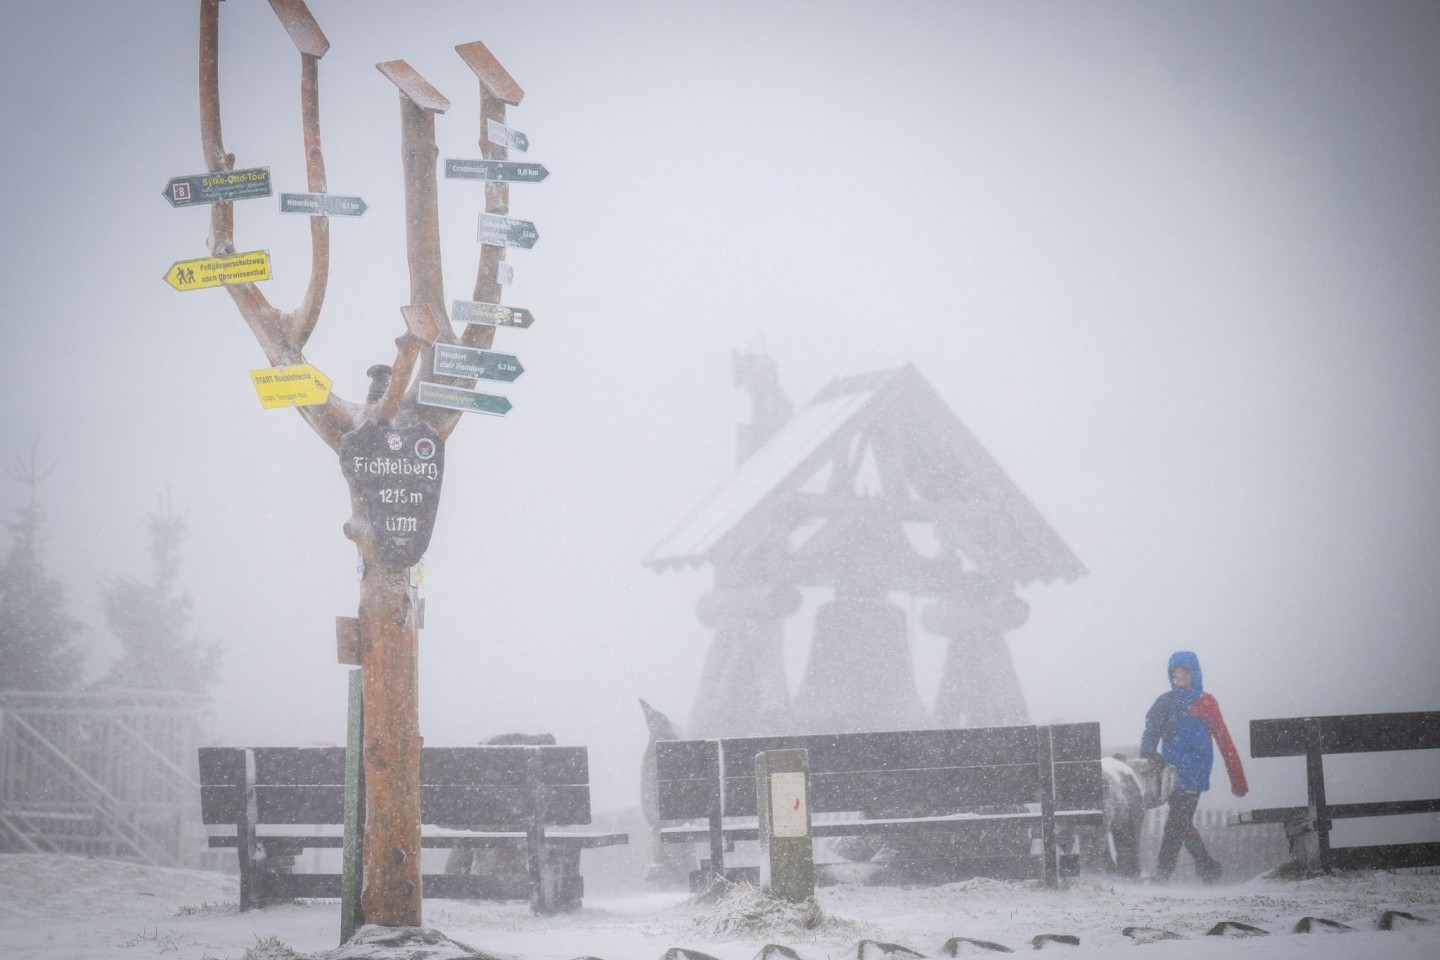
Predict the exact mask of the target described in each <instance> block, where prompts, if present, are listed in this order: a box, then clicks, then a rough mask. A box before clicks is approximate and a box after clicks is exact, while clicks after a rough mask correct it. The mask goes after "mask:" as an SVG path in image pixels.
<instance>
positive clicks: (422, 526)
mask: <svg viewBox="0 0 1440 960" xmlns="http://www.w3.org/2000/svg"><path fill="white" fill-rule="evenodd" d="M340 469H341V470H342V471H343V472H344V474H345V479H346V480H347V481H349V483H350V489H351V490H353V491H354V492H355V493H356V494H357V495H358V496H359V497H360V502H361V503H362V504H363V505H364V509H365V517H366V519H367V520H369V521H370V526H371V528H372V529H374V531H375V539H376V542H377V543H378V544H379V547H380V557H381V559H382V560H384V561H385V562H386V563H391V564H395V565H396V566H404V567H409V566H413V565H414V564H416V563H418V562H419V561H420V558H421V557H423V556H424V555H425V549H426V548H427V547H429V546H430V532H431V531H432V530H433V529H434V528H435V510H436V508H437V507H439V505H440V482H441V480H443V479H444V476H445V444H444V443H443V442H442V441H441V440H440V437H439V436H438V435H437V434H436V433H435V431H434V430H432V429H431V428H430V427H428V426H426V425H425V424H423V423H422V424H416V425H414V426H409V427H393V426H391V427H387V426H383V425H381V424H378V423H373V422H372V423H367V424H364V425H363V426H360V427H357V428H356V429H354V430H351V431H350V432H349V433H347V434H345V436H343V437H341V438H340Z"/></svg>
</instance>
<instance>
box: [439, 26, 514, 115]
mask: <svg viewBox="0 0 1440 960" xmlns="http://www.w3.org/2000/svg"><path fill="white" fill-rule="evenodd" d="M455 52H456V53H458V54H460V59H462V60H464V61H465V64H466V66H468V67H469V68H470V69H471V70H473V71H475V76H476V77H478V78H479V80H480V83H481V84H482V85H483V86H484V87H485V89H486V90H488V91H490V93H491V94H492V95H493V96H494V97H495V98H496V99H497V100H500V101H501V102H503V103H508V104H509V105H510V106H512V107H513V106H515V105H517V104H518V103H519V102H520V101H521V100H523V99H524V98H525V91H524V90H521V89H520V84H518V83H516V82H515V78H514V77H512V76H510V72H509V71H508V70H506V69H505V68H504V67H502V66H501V65H500V61H499V60H497V59H495V54H493V53H491V52H490V48H489V47H487V46H485V44H483V43H481V42H480V41H479V40H476V41H474V42H472V43H462V44H458V45H457V46H456V47H455Z"/></svg>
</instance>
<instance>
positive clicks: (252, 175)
mask: <svg viewBox="0 0 1440 960" xmlns="http://www.w3.org/2000/svg"><path fill="white" fill-rule="evenodd" d="M268 196H270V168H269V167H251V168H250V169H248V170H220V171H218V172H216V173H196V174H191V175H190V176H188V177H171V178H170V182H169V183H167V184H165V199H166V200H169V201H170V206H172V207H193V206H195V205H197V204H202V203H227V202H229V201H231V200H250V199H253V198H255V197H268Z"/></svg>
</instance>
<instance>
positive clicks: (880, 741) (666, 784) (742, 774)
mask: <svg viewBox="0 0 1440 960" xmlns="http://www.w3.org/2000/svg"><path fill="white" fill-rule="evenodd" d="M796 748H800V749H804V750H807V751H808V752H809V768H810V794H809V803H810V809H811V811H812V812H815V813H840V812H863V813H865V814H866V815H868V816H872V817H927V816H944V815H948V814H953V813H966V812H973V811H975V810H977V809H982V808H985V807H993V806H1002V805H1010V804H1019V803H1034V802H1039V800H1040V793H1041V785H1042V783H1044V782H1045V780H1046V776H1045V775H1046V773H1047V772H1048V773H1050V774H1051V775H1052V776H1053V783H1054V800H1055V809H1057V810H1097V809H1100V808H1101V806H1102V804H1103V799H1102V794H1101V790H1102V787H1101V783H1102V780H1101V774H1100V725H1099V724H1098V723H1077V724H1061V725H1056V726H1053V727H1032V726H1027V727H980V728H968V729H959V730H910V731H890V732H884V733H848V734H817V735H810V736H793V737H744V738H729V739H722V740H672V741H661V742H660V743H657V744H656V745H655V759H656V772H657V774H658V780H659V812H660V817H661V818H662V819H665V820H689V819H694V818H699V817H707V816H710V815H711V814H712V813H713V812H715V811H717V810H718V811H720V812H721V813H722V814H723V815H724V816H733V817H744V816H755V815H756V793H755V755H756V754H757V753H760V752H763V751H768V750H781V749H796ZM1043 758H1049V760H1050V763H1049V768H1048V771H1047V770H1044V769H1042V766H1041V764H1042V759H1043Z"/></svg>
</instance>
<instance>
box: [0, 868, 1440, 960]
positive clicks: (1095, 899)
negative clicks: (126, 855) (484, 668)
mask: <svg viewBox="0 0 1440 960" xmlns="http://www.w3.org/2000/svg"><path fill="white" fill-rule="evenodd" d="M236 898H237V888H236V880H235V878H234V877H231V876H227V875H223V874H217V873H206V872H201V871H192V870H170V869H159V868H151V867H140V866H136V865H134V864H128V863H118V862H114V861H108V860H94V859H85V858H80V857H62V856H35V855H23V854H13V855H3V856H0V957H4V958H7V960H8V958H15V960H142V958H150V957H166V958H176V960H207V958H208V960H241V958H247V960H292V958H294V957H296V956H300V957H312V956H313V957H317V958H318V957H320V956H322V955H323V954H325V953H326V952H328V951H330V950H333V949H334V948H335V947H336V946H337V940H338V932H339V909H338V905H337V904H336V903H335V902H333V901H319V902H312V903H305V904H295V905H286V906H277V907H270V908H267V909H264V910H257V911H252V912H250V913H244V914H242V913H239V912H238V911H237V910H236V908H235V903H236ZM817 900H818V904H819V907H820V911H819V913H818V915H817V914H816V913H815V912H811V913H809V914H803V913H802V912H801V911H799V910H797V909H795V908H779V907H778V905H776V904H775V903H774V902H773V901H768V900H767V899H766V898H763V897H761V896H759V895H758V894H756V893H755V892H754V891H751V890H748V888H743V889H737V890H735V891H732V893H731V895H730V897H729V898H728V899H725V900H721V901H719V902H713V903H708V904H699V903H694V902H691V901H690V899H689V898H688V897H686V896H685V895H684V894H681V893H678V892H669V893H656V892H650V893H637V894H634V895H631V896H624V897H587V898H586V902H585V908H584V909H583V910H581V911H580V912H578V913H575V914H571V915H566V916H560V917H536V916H532V915H531V914H530V912H529V910H528V909H527V908H526V906H525V905H524V904H520V903H468V902H467V903H462V902H455V901H446V900H429V901H426V903H425V925H426V926H427V927H430V928H434V929H437V930H440V931H442V932H443V933H445V934H447V935H448V936H449V937H451V938H453V939H455V940H458V941H461V942H462V943H465V944H469V945H470V946H473V947H475V948H477V949H479V950H483V951H485V952H487V953H491V954H497V955H502V956H512V957H517V958H533V960H571V958H579V957H597V958H601V960H661V957H662V956H663V955H664V954H665V953H666V952H667V951H669V950H670V949H671V948H673V947H678V948H685V949H688V950H693V951H700V952H703V953H706V954H710V955H712V956H714V957H717V958H719V960H752V958H754V957H756V956H757V954H759V953H760V952H761V950H762V949H763V948H764V947H765V945H766V944H772V943H773V944H781V945H785V946H789V947H791V948H793V949H794V950H795V951H796V952H797V954H798V956H799V957H800V958H801V960H847V958H848V960H876V958H879V957H881V956H884V955H885V948H883V947H879V946H877V945H876V944H899V945H901V946H904V947H908V948H910V949H911V950H913V951H916V952H917V953H918V954H920V955H923V956H926V957H938V956H947V955H950V954H948V953H947V952H945V951H944V947H945V945H946V943H947V942H948V941H950V940H951V938H952V937H968V938H972V939H974V940H983V941H991V942H993V943H996V944H1000V945H1003V946H1005V947H1008V948H1010V949H1011V950H1013V951H1016V952H1021V951H1028V950H1031V949H1034V946H1033V943H1034V940H1035V938H1037V937H1042V936H1043V935H1045V934H1062V935H1067V934H1068V935H1070V936H1074V937H1077V938H1078V939H1079V946H1073V945H1069V944H1065V943H1059V942H1052V943H1050V944H1047V946H1048V948H1050V949H1053V950H1058V951H1061V952H1062V953H1063V954H1065V955H1068V956H1073V957H1075V958H1077V960H1078V958H1083V957H1095V956H1111V955H1116V954H1123V955H1131V954H1130V951H1133V950H1136V949H1137V947H1138V949H1140V950H1141V951H1142V952H1141V953H1140V954H1138V955H1137V956H1140V957H1146V958H1150V960H1222V958H1227V960H1228V958H1236V960H1255V958H1264V960H1277V958H1283V960H1290V958H1294V960H1299V958H1301V957H1304V958H1307V960H1333V958H1340V957H1347V958H1348V957H1368V958H1375V960H1382V958H1383V960H1435V958H1436V957H1440V874H1436V873H1434V872H1431V873H1428V874H1399V873H1360V874H1353V875H1347V876H1343V877H1322V878H1316V879H1312V880H1289V881H1286V880H1278V879H1264V878H1261V879H1255V880H1250V881H1248V882H1245V883H1242V884H1237V885H1234V886H1227V887H1220V888H1214V889H1201V888H1159V887H1146V886H1131V885H1125V884H1119V883H1111V882H1105V881H1101V880H1097V879H1082V880H1079V881H1076V882H1075V883H1073V884H1072V885H1071V886H1070V887H1069V888H1068V889H1066V890H1062V891H1047V890H1044V889H1043V888H1041V887H1039V886H1037V885H1035V884H1030V883H1002V882H998V881H990V880H976V881H970V882H966V883H957V884H950V885H947V886H942V887H936V888H927V889H897V888H886V887H862V886H838V887H825V888H822V889H821V890H820V892H819V895H818V898H817ZM1386 911H1399V912H1401V913H1403V914H1407V915H1410V916H1413V917H1416V918H1419V919H1421V920H1427V921H1430V922H1429V923H1420V922H1417V921H1415V920H1405V919H1404V918H1397V921H1396V923H1395V925H1394V929H1391V930H1388V931H1387V930H1380V929H1379V928H1378V927H1379V920H1380V918H1381V916H1382V915H1383V914H1385V913H1386ZM1306 917H1316V918H1324V919H1327V920H1334V921H1338V922H1340V923H1343V924H1346V925H1348V926H1350V927H1353V928H1354V929H1353V931H1348V932H1327V930H1321V931H1320V932H1312V933H1297V932H1295V927H1296V925H1297V923H1299V922H1300V921H1301V920H1303V919H1304V918H1306ZM1223 921H1238V922H1241V923H1244V924H1249V925H1252V926H1254V927H1259V928H1261V929H1263V930H1266V931H1268V932H1269V934H1270V935H1269V936H1250V937H1233V936H1230V937H1227V936H1211V935H1207V931H1209V930H1211V929H1212V928H1213V927H1215V925H1216V924H1218V923H1221V922H1223ZM807 924H809V925H807ZM1127 928H1128V929H1130V932H1129V934H1127V933H1126V930H1127ZM1133 928H1144V929H1141V930H1136V929H1133ZM1160 931H1169V932H1170V933H1172V934H1174V935H1176V938H1164V937H1163V935H1162V934H1161V933H1160ZM862 941H873V943H870V944H864V945H862ZM972 949H978V948H972ZM247 951H248V953H247ZM965 952H966V948H965V946H964V945H961V946H960V949H959V953H960V955H964V954H965ZM907 956H909V955H908V954H896V953H891V954H890V956H889V960H904V958H905V957H907ZM673 960H685V958H684V957H683V955H681V956H678V957H676V958H673Z"/></svg>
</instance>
